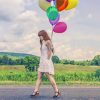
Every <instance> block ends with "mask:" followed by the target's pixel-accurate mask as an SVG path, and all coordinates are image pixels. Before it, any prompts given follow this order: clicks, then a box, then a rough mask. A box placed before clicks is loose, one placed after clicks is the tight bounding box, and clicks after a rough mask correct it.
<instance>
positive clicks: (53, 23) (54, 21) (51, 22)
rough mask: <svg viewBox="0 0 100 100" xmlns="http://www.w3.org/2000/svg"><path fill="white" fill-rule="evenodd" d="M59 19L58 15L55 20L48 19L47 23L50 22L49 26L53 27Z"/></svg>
mask: <svg viewBox="0 0 100 100" xmlns="http://www.w3.org/2000/svg"><path fill="white" fill-rule="evenodd" d="M59 19H60V14H58V17H57V18H56V19H55V20H50V19H49V22H50V24H51V25H55V24H57V22H58V21H59Z"/></svg>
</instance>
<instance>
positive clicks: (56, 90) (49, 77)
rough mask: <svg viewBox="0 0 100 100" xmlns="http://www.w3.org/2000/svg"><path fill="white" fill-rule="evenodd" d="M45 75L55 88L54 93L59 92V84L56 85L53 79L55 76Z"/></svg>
mask: <svg viewBox="0 0 100 100" xmlns="http://www.w3.org/2000/svg"><path fill="white" fill-rule="evenodd" d="M45 75H46V76H47V78H48V79H49V81H50V82H51V85H52V87H53V88H54V91H55V92H58V87H57V84H56V82H55V79H54V78H53V76H52V75H51V74H49V73H45Z"/></svg>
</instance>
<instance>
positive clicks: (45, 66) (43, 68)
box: [38, 40, 54, 75]
mask: <svg viewBox="0 0 100 100" xmlns="http://www.w3.org/2000/svg"><path fill="white" fill-rule="evenodd" d="M52 55H53V53H52V54H51V57H50V59H47V57H48V55H47V46H46V44H45V41H44V40H43V44H42V49H41V57H40V63H39V68H38V71H40V72H48V73H49V74H52V75H54V65H53V62H52Z"/></svg>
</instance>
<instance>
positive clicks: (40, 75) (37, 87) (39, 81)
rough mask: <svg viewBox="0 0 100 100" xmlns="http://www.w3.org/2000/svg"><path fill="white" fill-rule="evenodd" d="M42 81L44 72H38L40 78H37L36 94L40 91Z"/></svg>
mask: <svg viewBox="0 0 100 100" xmlns="http://www.w3.org/2000/svg"><path fill="white" fill-rule="evenodd" d="M41 80H42V72H39V71H38V78H37V81H36V85H35V90H34V92H36V91H39V87H40V85H41Z"/></svg>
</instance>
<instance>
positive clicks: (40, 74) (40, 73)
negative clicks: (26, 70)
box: [38, 72, 42, 80]
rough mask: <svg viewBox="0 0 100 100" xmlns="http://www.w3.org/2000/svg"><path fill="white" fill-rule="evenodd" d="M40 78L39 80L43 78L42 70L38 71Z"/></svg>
mask: <svg viewBox="0 0 100 100" xmlns="http://www.w3.org/2000/svg"><path fill="white" fill-rule="evenodd" d="M38 79H39V80H41V79H42V72H38Z"/></svg>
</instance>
